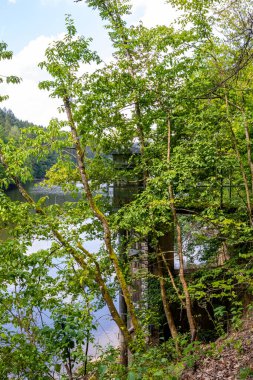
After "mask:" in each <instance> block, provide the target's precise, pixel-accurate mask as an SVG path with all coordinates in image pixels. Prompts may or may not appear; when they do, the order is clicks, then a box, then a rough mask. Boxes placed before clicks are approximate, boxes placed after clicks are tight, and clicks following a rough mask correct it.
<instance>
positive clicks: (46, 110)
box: [0, 36, 59, 125]
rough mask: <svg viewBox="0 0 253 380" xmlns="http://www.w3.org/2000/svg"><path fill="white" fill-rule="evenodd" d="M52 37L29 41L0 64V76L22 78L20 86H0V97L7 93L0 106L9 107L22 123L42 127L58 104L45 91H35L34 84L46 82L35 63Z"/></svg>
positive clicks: (53, 115) (54, 113)
mask: <svg viewBox="0 0 253 380" xmlns="http://www.w3.org/2000/svg"><path fill="white" fill-rule="evenodd" d="M58 37H59V36H58ZM56 38H57V37H45V36H40V37H38V38H36V39H35V40H33V41H30V42H29V44H28V45H27V46H25V47H24V49H22V50H21V51H20V52H19V53H18V54H15V55H14V56H13V59H12V60H11V61H6V60H3V61H1V62H0V73H1V75H4V76H7V75H16V76H19V77H21V78H22V82H21V83H20V84H9V85H3V84H1V86H0V91H1V94H8V95H9V99H8V100H7V101H4V102H2V103H1V104H0V107H6V108H10V109H11V110H12V111H13V112H14V114H15V115H16V116H17V117H18V118H20V119H22V120H28V121H31V122H34V123H37V124H42V125H47V124H48V121H49V120H50V119H51V118H52V117H55V116H57V107H58V106H59V102H58V101H56V100H54V99H51V98H49V96H48V93H47V92H46V91H42V90H39V89H38V83H39V82H40V81H42V80H46V79H48V76H47V73H45V72H44V71H42V70H41V69H40V68H39V67H38V63H39V62H40V61H42V60H43V59H44V51H45V50H46V48H47V47H48V45H49V43H50V42H52V41H53V40H55V39H56Z"/></svg>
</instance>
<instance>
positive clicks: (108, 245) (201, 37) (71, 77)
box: [0, 0, 253, 380]
mask: <svg viewBox="0 0 253 380" xmlns="http://www.w3.org/2000/svg"><path fill="white" fill-rule="evenodd" d="M86 3H87V4H88V5H89V6H90V7H92V8H94V9H96V10H98V11H99V14H100V16H101V19H102V20H103V21H105V22H106V28H107V30H108V33H109V35H110V38H111V41H112V44H113V47H114V59H113V61H112V62H111V63H108V64H104V63H102V62H101V60H100V58H99V55H98V53H97V52H94V51H91V50H90V47H89V44H90V40H89V39H86V38H84V37H83V36H78V34H77V31H76V29H75V26H74V21H73V20H72V19H71V17H70V16H66V28H67V32H66V35H65V37H64V38H63V39H62V40H59V41H56V42H54V43H53V44H52V45H51V46H49V48H48V49H47V50H46V59H45V61H43V62H41V63H40V67H41V68H42V69H44V70H47V71H48V73H49V74H50V75H51V80H48V81H44V82H41V83H40V88H41V89H44V90H47V91H49V93H50V96H51V97H57V98H60V99H61V100H62V104H63V106H62V111H63V112H65V113H66V121H59V120H57V119H53V120H51V122H50V124H49V126H48V127H47V128H40V127H36V126H34V125H29V126H25V127H23V126H22V128H20V129H18V133H17V134H16V133H14V132H15V131H14V130H12V129H13V128H14V127H13V126H11V128H10V129H9V132H8V133H9V136H8V137H9V138H8V139H7V138H5V135H1V136H2V139H1V140H0V141H1V143H0V160H1V164H2V168H3V170H4V176H3V178H2V180H1V183H2V186H3V188H6V187H8V185H9V184H11V183H14V184H15V186H16V187H17V188H18V190H19V191H20V193H21V194H22V196H23V198H24V201H25V202H12V201H11V200H10V199H9V197H8V194H5V193H4V191H2V192H1V193H0V194H1V208H0V217H1V219H0V227H1V228H2V229H6V230H7V231H8V238H7V239H3V240H1V241H0V244H1V247H0V254H1V263H2V264H1V265H2V266H1V279H2V286H1V308H0V313H1V315H2V321H3V322H2V325H1V330H2V333H1V346H0V366H1V367H0V368H1V371H2V373H3V374H4V376H5V378H6V379H7V378H9V377H8V376H11V375H13V376H14V378H15V376H16V378H20V379H50V378H51V379H58V378H60V379H65V378H67V379H72V380H73V379H82V378H85V377H84V376H86V378H89V377H88V376H93V378H98V379H107V378H108V379H124V378H128V379H153V378H154V379H159V378H160V379H165V378H168V379H173V378H178V377H179V376H180V372H181V371H182V367H183V365H182V363H181V362H178V361H177V360H178V358H179V357H182V356H183V358H184V359H183V360H182V362H184V363H187V364H190V365H191V364H193V363H194V349H196V347H197V346H198V345H199V344H200V342H201V341H205V342H206V341H212V340H214V339H216V338H218V337H219V336H222V335H223V334H224V333H225V332H226V331H228V330H229V329H230V328H231V326H233V327H236V328H238V327H240V323H241V317H242V314H243V310H244V308H245V307H246V306H247V304H248V303H249V302H250V299H251V296H252V286H253V283H252V271H253V266H252V264H253V262H252V257H253V252H252V231H253V230H252V229H253V214H252V201H253V161H252V159H253V157H252V137H253V130H252V125H253V124H252V123H253V119H252V111H253V110H252V108H253V103H252V91H253V87H252V80H251V79H252V78H251V77H252V65H253V50H252V49H253V46H252V43H253V39H252V35H253V23H252V19H253V6H252V2H251V1H250V0H247V1H241V0H238V1H236V2H234V1H232V0H222V1H219V2H218V1H215V0H212V1H211V0H210V1H209V0H206V1H198V0H192V1H184V0H173V1H171V3H172V4H174V6H177V7H178V8H179V9H180V10H181V16H180V19H179V20H177V23H176V24H175V25H171V26H169V27H166V26H157V27H154V28H150V29H149V28H146V27H145V26H144V25H143V24H142V23H139V24H138V25H136V26H128V24H127V22H126V16H127V14H128V13H129V12H130V11H131V7H130V3H129V2H128V1H127V0H121V1H116V0H105V1H100V0H87V1H86ZM0 57H1V51H0ZM1 58H2V59H5V58H6V57H5V56H4V55H3V56H2V57H1ZM7 58H8V57H7ZM89 64H92V65H93V66H94V70H93V72H92V73H87V72H85V71H84V72H83V70H84V68H85V65H89ZM5 125H6V124H5ZM3 128H6V126H3ZM11 131H12V132H11ZM13 135H15V136H13ZM87 147H89V149H87ZM136 147H137V149H136ZM42 148H43V149H42ZM91 151H92V157H91V154H90V152H91ZM54 152H56V153H57V160H56V162H55V163H54V164H53V165H52V166H51V167H50V169H49V170H47V173H46V178H45V180H44V182H43V185H44V186H47V187H49V188H50V187H51V186H61V188H62V189H63V190H64V191H66V192H70V193H71V194H72V195H73V196H75V195H76V196H77V195H78V196H77V199H76V201H75V202H74V201H73V202H65V203H64V204H63V205H59V204H53V205H50V204H48V203H47V200H46V198H41V199H40V200H39V201H35V200H34V199H33V198H32V197H31V195H30V194H29V193H28V192H27V191H26V189H25V188H24V186H23V185H22V183H25V182H26V181H28V180H32V178H33V175H34V173H33V169H32V165H31V163H34V162H35V161H38V162H43V160H48V157H52V156H50V155H52V154H54ZM113 157H114V159H113ZM115 158H117V160H115ZM119 183H120V184H121V185H122V184H123V183H124V184H128V186H129V189H131V191H129V192H131V194H128V196H127V199H126V200H125V202H124V205H123V206H122V204H120V202H118V203H117V204H115V199H114V200H112V199H111V198H110V196H108V194H106V193H105V192H103V191H102V189H104V186H103V185H104V184H114V191H115V190H116V189H117V187H116V184H119ZM130 185H131V187H130ZM133 189H134V190H133ZM119 206H120V207H119ZM173 235H174V237H173ZM118 236H120V242H119V241H118V240H119V239H118ZM35 238H36V239H40V240H50V241H51V242H52V245H51V247H50V248H48V249H45V250H43V251H38V252H35V253H32V254H27V253H26V252H27V248H28V247H29V245H30V244H31V241H32V240H33V239H35ZM92 238H93V239H94V238H99V239H100V240H101V242H102V244H101V248H100V250H99V251H98V252H93V251H91V250H89V249H88V248H87V240H89V239H92ZM174 238H175V239H174ZM166 239H167V240H168V239H170V248H169V249H168V245H165V246H164V240H166ZM174 240H175V241H174ZM140 243H142V244H140ZM171 244H172V248H171ZM143 246H146V247H148V249H146V250H145V249H143ZM134 247H137V248H138V249H137V250H136V249H135V250H134V249H133V248H134ZM166 247H167V248H166ZM133 253H135V254H133ZM174 254H175V258H176V260H177V262H178V267H179V268H178V269H177V270H175V268H174V265H173V264H174V263H173V260H174ZM35 284H36V285H35ZM140 289H141V297H140V298H141V299H138V295H139V294H140ZM118 292H120V293H121V294H122V295H121V301H122V300H123V301H124V302H123V303H124V307H125V310H127V318H126V315H125V314H124V313H122V312H121V313H120V312H119V311H118V305H117V301H115V295H117V294H118ZM94 300H97V301H102V302H104V303H105V304H106V305H107V307H108V310H109V312H110V315H111V317H112V319H113V320H114V321H115V323H116V324H117V326H118V328H119V330H120V332H121V336H122V337H121V341H122V344H121V357H120V360H121V363H122V364H124V365H125V366H126V365H127V352H128V350H129V351H130V352H131V354H132V361H131V363H129V366H128V369H126V368H125V367H124V366H122V365H121V364H119V363H118V361H117V358H118V352H117V351H116V353H115V351H114V350H113V349H108V352H107V353H105V354H104V355H103V356H102V355H101V359H100V362H98V363H92V362H91V363H87V358H86V354H85V344H87V341H89V340H90V339H91V334H92V333H91V330H92V328H94V326H92V324H93V322H92V316H91V314H92V309H93V308H94V307H96V306H95V304H96V302H95V301H94ZM136 300H137V301H136ZM44 313H46V314H48V318H47V319H45V318H43V315H44ZM126 319H127V320H126ZM164 325H166V327H165V328H164ZM162 342H163V343H162ZM161 343H162V344H161ZM28 352H29V355H28ZM31 353H32V354H31ZM115 355H116V356H115ZM35 358H36V359H35ZM151 358H152V359H151ZM35 361H36V363H35ZM10 362H11V363H12V364H11V368H10ZM151 362H152V363H151ZM150 363H151V364H150ZM35 364H36V365H35ZM87 364H88V365H87ZM90 378H92V377H90Z"/></svg>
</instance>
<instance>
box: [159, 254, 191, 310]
mask: <svg viewBox="0 0 253 380" xmlns="http://www.w3.org/2000/svg"><path fill="white" fill-rule="evenodd" d="M160 255H161V257H162V260H163V262H164V264H165V268H166V269H167V272H168V275H169V278H170V281H171V284H172V286H173V288H174V290H175V292H176V293H177V296H178V298H179V300H180V302H181V304H182V306H183V307H184V308H186V305H185V302H184V298H183V296H182V294H180V291H179V289H178V287H177V285H176V283H175V280H174V277H173V274H172V272H171V270H170V267H169V265H168V263H167V261H166V259H165V257H164V254H163V252H160Z"/></svg>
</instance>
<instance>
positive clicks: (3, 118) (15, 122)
mask: <svg viewBox="0 0 253 380" xmlns="http://www.w3.org/2000/svg"><path fill="white" fill-rule="evenodd" d="M29 127H30V128H31V127H35V126H34V124H32V123H29V122H28V121H23V120H19V119H18V118H16V116H15V115H14V113H13V112H12V111H11V110H6V109H5V108H3V109H1V108H0V139H2V141H4V142H5V143H7V142H8V141H9V140H16V141H18V140H19V139H20V136H21V132H22V129H26V128H29ZM41 128H42V127H41ZM55 161H56V154H55V152H52V153H50V154H49V155H48V156H47V157H46V158H45V159H43V160H37V159H31V160H30V162H29V163H27V164H28V165H31V167H32V174H33V177H34V179H43V178H44V177H45V174H46V171H47V170H48V169H49V168H50V167H51V166H52V165H53V164H54V163H55Z"/></svg>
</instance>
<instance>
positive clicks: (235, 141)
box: [225, 95, 253, 226]
mask: <svg viewBox="0 0 253 380" xmlns="http://www.w3.org/2000/svg"><path fill="white" fill-rule="evenodd" d="M225 103H226V109H227V118H228V121H229V130H230V134H231V138H232V144H233V147H234V151H235V154H236V157H237V160H238V163H239V165H240V170H241V175H242V179H243V184H244V188H245V193H246V206H247V210H248V216H249V222H250V224H251V226H253V219H252V209H251V199H250V198H251V197H250V190H249V184H248V180H247V176H246V173H245V169H244V166H243V162H242V158H241V154H240V151H239V148H238V145H237V139H236V136H235V133H234V130H233V127H232V122H231V120H230V116H229V107H228V104H229V102H228V97H227V95H225Z"/></svg>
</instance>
